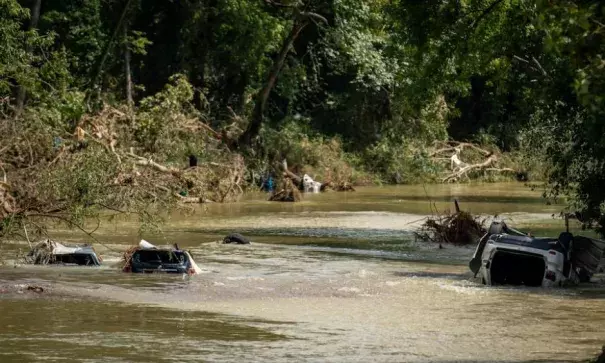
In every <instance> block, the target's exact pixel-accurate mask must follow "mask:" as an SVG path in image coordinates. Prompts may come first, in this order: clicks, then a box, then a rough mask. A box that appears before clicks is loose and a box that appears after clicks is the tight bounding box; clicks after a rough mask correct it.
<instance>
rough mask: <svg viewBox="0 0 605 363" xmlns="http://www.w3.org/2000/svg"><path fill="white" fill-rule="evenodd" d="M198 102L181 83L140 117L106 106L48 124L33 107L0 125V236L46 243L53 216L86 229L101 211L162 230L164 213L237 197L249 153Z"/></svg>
mask: <svg viewBox="0 0 605 363" xmlns="http://www.w3.org/2000/svg"><path fill="white" fill-rule="evenodd" d="M192 98H193V90H192V89H191V86H190V85H188V84H186V83H185V82H183V81H182V80H179V79H175V80H173V83H172V84H169V85H168V86H167V88H166V90H164V91H162V92H159V93H158V94H157V95H155V96H152V97H149V98H146V99H144V100H142V101H141V106H140V107H139V108H137V109H136V110H134V111H133V110H122V109H116V108H114V107H111V106H109V105H105V106H104V107H103V108H102V109H101V110H100V111H99V112H97V113H95V114H87V113H86V112H85V110H84V109H82V110H81V113H78V114H77V116H74V117H73V118H71V119H49V118H50V117H51V116H53V115H54V114H52V113H50V111H48V110H46V109H44V110H42V109H41V110H38V109H32V110H28V112H27V113H25V114H23V116H22V119H19V120H0V135H2V145H0V238H8V237H9V236H11V235H12V236H13V237H15V236H17V237H19V236H20V235H22V234H23V232H24V230H25V228H27V230H29V231H30V233H31V237H32V238H40V237H42V235H43V233H41V232H43V231H42V230H43V228H40V227H43V226H45V225H48V223H47V222H48V221H49V220H51V221H53V222H62V223H65V224H66V225H67V226H69V227H77V228H79V229H82V230H84V224H85V221H87V220H90V218H91V217H92V218H95V217H98V216H99V215H100V213H101V212H109V213H112V214H135V215H137V216H139V218H140V220H141V221H142V222H143V223H144V224H146V225H155V224H157V222H159V221H160V220H161V216H160V215H159V213H158V212H157V211H166V210H169V209H170V208H174V207H178V206H179V205H182V204H183V203H207V202H227V201H233V200H235V199H236V198H237V197H238V196H239V195H240V194H242V193H243V188H242V185H243V184H244V174H245V164H244V160H243V157H242V156H241V155H240V154H239V153H237V152H234V151H233V150H231V149H229V147H228V146H227V145H225V143H224V142H223V141H222V140H221V138H219V137H217V135H219V136H220V133H218V132H216V131H214V130H212V129H211V128H210V127H209V126H208V125H206V124H205V123H204V122H202V120H203V118H202V116H201V115H199V113H196V111H195V110H194V107H192V105H191V101H192ZM198 158H199V159H198ZM25 234H27V231H25ZM21 237H23V236H21Z"/></svg>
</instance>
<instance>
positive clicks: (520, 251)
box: [469, 222, 605, 287]
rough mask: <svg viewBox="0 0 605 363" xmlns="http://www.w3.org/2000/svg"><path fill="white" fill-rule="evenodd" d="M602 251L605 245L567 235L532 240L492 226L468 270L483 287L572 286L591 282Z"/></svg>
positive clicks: (504, 226) (501, 223) (516, 232)
mask: <svg viewBox="0 0 605 363" xmlns="http://www.w3.org/2000/svg"><path fill="white" fill-rule="evenodd" d="M604 250H605V242H603V241H600V240H596V239H592V238H588V237H583V236H574V235H573V234H571V233H569V232H563V233H561V234H560V235H559V237H557V238H553V237H533V236H531V235H528V234H524V233H522V232H519V231H517V230H514V229H512V228H509V227H508V226H507V225H506V224H505V223H504V222H494V223H492V225H491V226H490V228H489V231H488V232H487V233H486V234H485V235H484V236H483V237H482V238H481V239H480V240H479V243H478V244H477V249H476V250H475V255H474V256H473V259H472V260H471V262H470V263H469V267H470V269H471V271H473V272H474V273H475V276H477V275H480V276H481V280H482V282H483V283H484V284H486V285H526V286H543V287H549V286H563V285H573V284H578V283H580V282H588V281H590V279H591V277H592V276H593V275H594V274H595V273H596V272H597V270H598V269H599V264H600V261H601V259H602V257H603V251H604Z"/></svg>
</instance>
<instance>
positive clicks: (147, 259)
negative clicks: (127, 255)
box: [132, 250, 185, 263]
mask: <svg viewBox="0 0 605 363" xmlns="http://www.w3.org/2000/svg"><path fill="white" fill-rule="evenodd" d="M132 258H133V260H134V261H135V262H143V263H183V262H184V258H185V257H184V254H183V253H182V252H181V253H180V254H179V253H178V252H174V251H166V250H139V251H137V252H136V253H135V254H134V256H133V257H132Z"/></svg>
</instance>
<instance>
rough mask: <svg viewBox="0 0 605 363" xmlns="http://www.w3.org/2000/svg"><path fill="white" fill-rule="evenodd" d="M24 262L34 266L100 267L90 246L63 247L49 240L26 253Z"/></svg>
mask: <svg viewBox="0 0 605 363" xmlns="http://www.w3.org/2000/svg"><path fill="white" fill-rule="evenodd" d="M26 260H27V261H28V262H30V263H33V264H36V265H46V264H55V263H62V264H68V265H84V266H99V265H101V261H100V260H99V257H98V256H97V253H96V252H95V250H94V248H93V247H92V246H90V245H82V246H65V245H63V244H61V243H59V242H56V241H53V240H50V239H47V240H44V241H42V242H39V243H38V244H36V246H34V247H33V248H32V250H31V251H30V252H29V253H28V255H27V257H26Z"/></svg>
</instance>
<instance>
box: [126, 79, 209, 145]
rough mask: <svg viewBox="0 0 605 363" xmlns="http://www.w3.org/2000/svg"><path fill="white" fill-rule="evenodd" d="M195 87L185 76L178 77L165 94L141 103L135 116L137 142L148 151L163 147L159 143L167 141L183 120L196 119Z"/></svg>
mask: <svg viewBox="0 0 605 363" xmlns="http://www.w3.org/2000/svg"><path fill="white" fill-rule="evenodd" d="M193 94H194V93H193V87H192V86H191V84H190V83H189V82H187V79H186V78H185V76H183V75H180V74H177V75H175V76H173V77H171V79H170V83H169V84H167V85H166V87H165V88H164V90H163V91H161V92H158V93H157V94H156V95H154V96H150V97H147V98H144V99H142V100H141V104H140V107H139V110H138V112H137V114H136V132H135V134H136V139H137V141H138V142H139V143H140V144H141V145H144V147H145V149H146V150H148V151H157V149H158V148H161V147H163V146H162V145H158V141H160V140H166V139H168V138H167V133H170V132H172V131H174V128H175V127H176V126H177V124H178V123H179V122H180V121H182V119H183V118H184V117H188V116H189V117H195V116H197V112H196V111H195V108H194V107H193V105H192V103H191V102H192V101H193Z"/></svg>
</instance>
